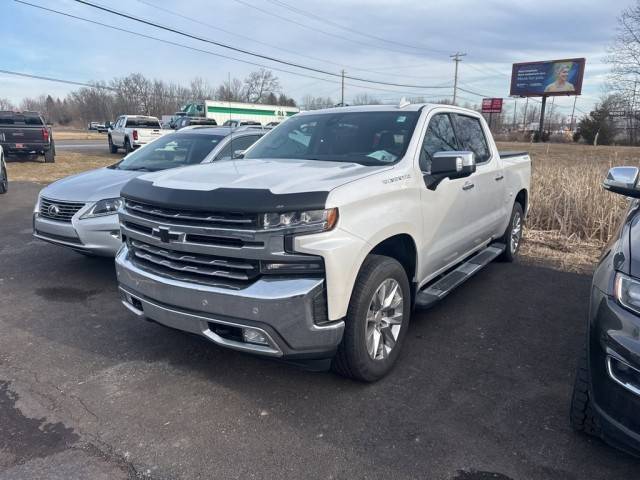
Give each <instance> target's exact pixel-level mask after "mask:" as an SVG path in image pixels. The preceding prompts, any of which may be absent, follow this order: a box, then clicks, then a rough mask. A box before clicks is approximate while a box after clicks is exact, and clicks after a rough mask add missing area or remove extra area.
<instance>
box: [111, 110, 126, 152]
mask: <svg viewBox="0 0 640 480" xmlns="http://www.w3.org/2000/svg"><path fill="white" fill-rule="evenodd" d="M123 127H124V117H120V118H118V120H117V121H116V124H115V126H114V127H113V130H112V131H111V141H112V142H113V143H114V145H118V146H119V147H121V146H123V145H124V132H123Z"/></svg>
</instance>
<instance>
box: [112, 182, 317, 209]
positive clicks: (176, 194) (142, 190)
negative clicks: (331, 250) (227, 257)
mask: <svg viewBox="0 0 640 480" xmlns="http://www.w3.org/2000/svg"><path fill="white" fill-rule="evenodd" d="M328 195H329V192H328V191H327V192H299V193H282V194H277V193H272V192H271V190H268V189H255V188H251V189H250V188H216V189H214V190H180V189H174V188H166V187H158V186H155V185H153V182H150V181H147V180H142V179H141V178H134V179H133V180H131V181H130V182H128V183H127V184H126V185H125V186H124V187H123V188H122V192H121V196H122V197H124V198H126V199H130V200H134V201H136V202H140V203H146V204H150V205H156V206H158V207H163V208H171V209H184V210H194V211H216V212H223V211H224V212H238V213H266V212H274V213H279V212H290V211H303V210H323V209H324V208H325V206H326V202H327V196H328Z"/></svg>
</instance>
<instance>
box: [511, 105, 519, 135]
mask: <svg viewBox="0 0 640 480" xmlns="http://www.w3.org/2000/svg"><path fill="white" fill-rule="evenodd" d="M517 111H518V99H517V98H516V100H515V101H514V102H513V127H511V128H512V129H513V130H515V129H516V112H517Z"/></svg>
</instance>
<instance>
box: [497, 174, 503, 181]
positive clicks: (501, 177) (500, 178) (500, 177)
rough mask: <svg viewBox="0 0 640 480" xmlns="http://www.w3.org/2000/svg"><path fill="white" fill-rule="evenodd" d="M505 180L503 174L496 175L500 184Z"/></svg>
mask: <svg viewBox="0 0 640 480" xmlns="http://www.w3.org/2000/svg"><path fill="white" fill-rule="evenodd" d="M503 178H504V175H502V174H501V173H499V174H498V175H496V178H495V181H496V182H499V181H500V180H502V179H503Z"/></svg>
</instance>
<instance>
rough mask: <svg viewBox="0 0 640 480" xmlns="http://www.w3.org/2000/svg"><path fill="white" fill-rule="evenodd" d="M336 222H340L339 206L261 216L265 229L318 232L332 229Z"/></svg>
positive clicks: (261, 222)
mask: <svg viewBox="0 0 640 480" xmlns="http://www.w3.org/2000/svg"><path fill="white" fill-rule="evenodd" d="M336 223H338V209H337V208H329V209H327V210H305V211H302V212H285V213H265V214H263V215H261V216H260V226H261V227H262V228H263V229H265V230H275V229H284V230H291V231H293V232H297V231H299V232H305V233H317V232H326V231H328V230H332V229H333V227H335V226H336Z"/></svg>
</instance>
